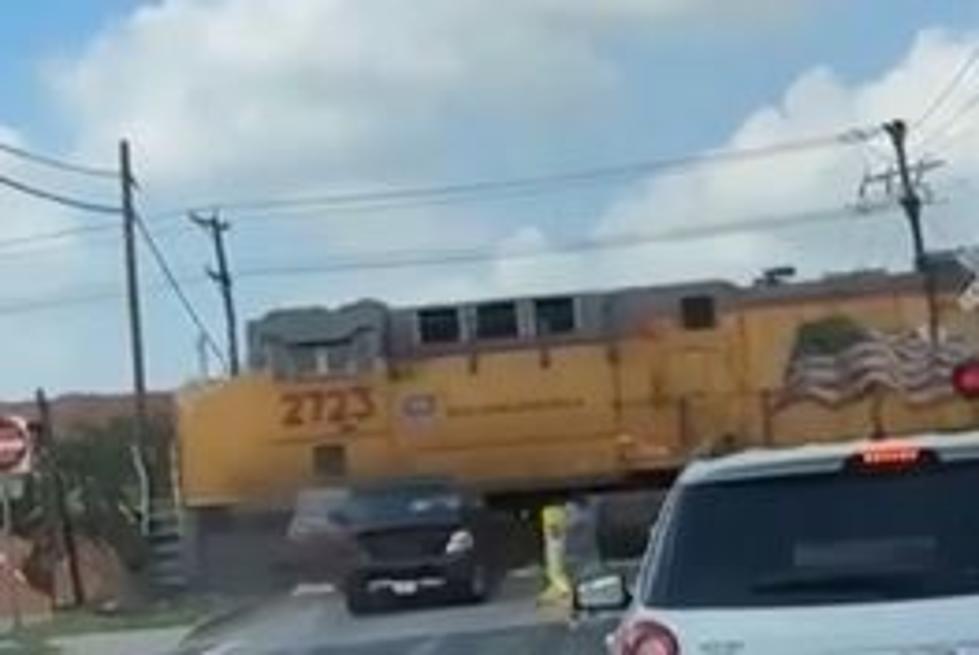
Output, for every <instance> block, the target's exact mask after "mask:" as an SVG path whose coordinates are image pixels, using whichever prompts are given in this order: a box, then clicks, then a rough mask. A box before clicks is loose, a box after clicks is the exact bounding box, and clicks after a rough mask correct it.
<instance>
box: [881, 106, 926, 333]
mask: <svg viewBox="0 0 979 655" xmlns="http://www.w3.org/2000/svg"><path fill="white" fill-rule="evenodd" d="M883 127H884V132H886V133H887V136H889V137H890V139H891V143H892V144H893V145H894V152H895V154H896V155H897V171H898V179H899V180H900V182H901V195H900V197H899V198H898V202H900V203H901V208H902V209H904V214H905V215H906V216H907V217H908V223H909V224H910V226H911V241H912V247H913V249H914V267H915V270H916V271H918V273H920V274H921V275H922V276H923V277H924V283H925V297H926V300H927V303H928V338H929V340H930V341H931V343H932V344H935V343H937V341H938V299H937V297H936V290H935V276H934V271H933V270H932V266H931V262H930V261H929V260H928V254H927V251H926V250H925V239H924V234H923V232H922V229H921V204H922V203H921V197H920V196H919V195H918V192H917V190H916V189H915V185H914V183H913V182H912V181H911V172H910V169H909V167H908V155H907V148H906V141H907V136H908V128H907V124H906V123H905V122H904V121H902V120H893V121H890V122H888V123H884V126H883Z"/></svg>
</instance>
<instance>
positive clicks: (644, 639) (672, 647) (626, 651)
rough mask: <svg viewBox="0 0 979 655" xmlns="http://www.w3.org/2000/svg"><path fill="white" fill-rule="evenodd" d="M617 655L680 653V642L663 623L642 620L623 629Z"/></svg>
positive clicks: (666, 654)
mask: <svg viewBox="0 0 979 655" xmlns="http://www.w3.org/2000/svg"><path fill="white" fill-rule="evenodd" d="M616 642H617V643H616V646H617V648H616V649H615V655H680V644H679V643H677V640H676V637H675V636H674V635H673V633H672V632H670V631H669V629H668V628H666V627H665V626H663V625H660V624H659V623H656V622H655V621H649V620H642V621H637V622H635V623H633V624H632V625H629V626H627V627H625V628H624V629H623V632H622V633H621V634H620V635H619V638H618V639H617V640H616Z"/></svg>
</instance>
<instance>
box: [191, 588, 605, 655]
mask: <svg viewBox="0 0 979 655" xmlns="http://www.w3.org/2000/svg"><path fill="white" fill-rule="evenodd" d="M536 587H537V583H536V580H533V579H508V580H507V581H506V582H505V583H504V584H503V586H502V588H501V589H500V591H499V592H498V593H497V595H496V596H495V597H494V598H493V599H492V600H491V601H489V602H487V603H485V604H482V605H471V606H457V607H438V608H412V609H408V610H404V611H398V612H394V613H388V614H382V615H377V616H370V617H365V618H359V617H351V616H350V615H349V614H347V612H346V610H345V609H344V606H343V602H342V599H341V598H340V597H339V596H338V595H336V594H332V593H307V594H300V595H289V596H283V597H279V598H277V599H274V600H271V601H269V602H266V603H263V604H261V605H258V606H256V607H254V608H252V609H250V610H245V611H242V612H240V613H237V614H235V615H233V616H231V617H228V618H225V619H223V620H219V621H217V622H215V623H213V624H211V625H208V626H204V627H203V628H201V629H199V630H197V631H195V633H193V634H192V635H191V636H190V637H188V639H187V640H186V641H185V643H184V646H183V648H181V649H180V650H179V651H178V652H179V653H181V654H186V655H257V654H262V655H265V654H275V655H286V654H288V655H307V654H308V655H314V654H315V655H333V654H334V653H337V654H339V653H345V654H346V653H350V654H354V655H388V654H391V655H394V654H399V655H449V654H450V653H451V654H456V653H471V654H472V655H497V654H499V655H538V654H540V653H550V654H552V655H558V654H562V655H563V654H565V653H569V654H573V655H578V654H581V655H584V654H586V653H602V652H604V648H603V640H604V636H605V634H606V633H607V632H608V631H609V630H610V629H611V628H612V627H613V626H614V623H615V619H614V617H607V618H603V619H598V618H594V619H589V620H587V621H584V622H579V623H578V624H577V625H571V624H570V623H569V621H568V619H567V617H566V616H565V615H564V613H562V612H559V611H554V610H550V611H547V610H541V609H540V608H538V607H537V606H536V602H535V591H536Z"/></svg>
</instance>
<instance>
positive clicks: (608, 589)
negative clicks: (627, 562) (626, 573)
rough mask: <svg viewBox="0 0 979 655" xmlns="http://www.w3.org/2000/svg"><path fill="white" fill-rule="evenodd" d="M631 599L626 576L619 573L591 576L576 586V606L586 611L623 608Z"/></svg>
mask: <svg viewBox="0 0 979 655" xmlns="http://www.w3.org/2000/svg"><path fill="white" fill-rule="evenodd" d="M631 600H632V599H631V598H630V597H629V590H628V588H627V587H626V583H625V578H624V577H622V576H621V575H619V574H617V573H616V574H607V575H602V576H599V577H596V578H590V579H588V580H584V581H582V582H579V583H578V584H576V585H575V587H574V607H575V609H578V610H584V611H586V612H601V611H613V610H622V609H625V608H626V607H628V605H629V602H630V601H631Z"/></svg>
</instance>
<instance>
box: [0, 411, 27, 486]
mask: <svg viewBox="0 0 979 655" xmlns="http://www.w3.org/2000/svg"><path fill="white" fill-rule="evenodd" d="M30 442H31V435H30V431H29V430H28V428H27V421H25V420H24V419H22V418H20V417H19V416H0V473H15V472H16V473H22V472H25V471H26V469H27V467H28V464H29V457H28V455H29V454H30Z"/></svg>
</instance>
